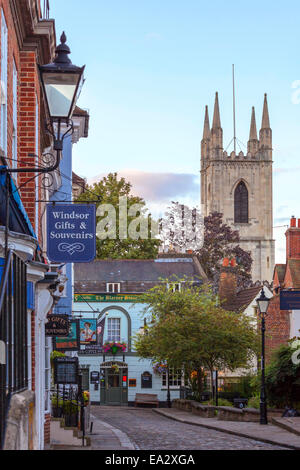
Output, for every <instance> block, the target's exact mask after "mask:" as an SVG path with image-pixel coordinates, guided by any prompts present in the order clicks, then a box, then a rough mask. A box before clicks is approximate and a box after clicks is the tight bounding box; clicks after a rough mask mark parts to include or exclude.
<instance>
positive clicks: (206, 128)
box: [201, 106, 211, 159]
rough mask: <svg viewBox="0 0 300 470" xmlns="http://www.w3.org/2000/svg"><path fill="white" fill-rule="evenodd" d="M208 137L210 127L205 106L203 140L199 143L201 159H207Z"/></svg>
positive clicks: (208, 150) (208, 149)
mask: <svg viewBox="0 0 300 470" xmlns="http://www.w3.org/2000/svg"><path fill="white" fill-rule="evenodd" d="M210 137H211V134H210V127H209V116H208V106H205V118H204V128H203V139H202V141H201V156H202V158H203V159H205V158H209V152H210Z"/></svg>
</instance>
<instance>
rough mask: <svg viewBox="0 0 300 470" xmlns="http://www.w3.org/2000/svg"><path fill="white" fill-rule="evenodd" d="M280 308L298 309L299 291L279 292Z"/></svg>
mask: <svg viewBox="0 0 300 470" xmlns="http://www.w3.org/2000/svg"><path fill="white" fill-rule="evenodd" d="M280 310H300V291H299V290H282V291H281V292H280Z"/></svg>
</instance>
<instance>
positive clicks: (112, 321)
mask: <svg viewBox="0 0 300 470" xmlns="http://www.w3.org/2000/svg"><path fill="white" fill-rule="evenodd" d="M107 341H121V318H108V321H107Z"/></svg>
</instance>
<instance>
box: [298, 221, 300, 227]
mask: <svg viewBox="0 0 300 470" xmlns="http://www.w3.org/2000/svg"><path fill="white" fill-rule="evenodd" d="M298 228H300V219H298Z"/></svg>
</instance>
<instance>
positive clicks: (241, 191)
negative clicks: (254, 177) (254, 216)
mask: <svg viewBox="0 0 300 470" xmlns="http://www.w3.org/2000/svg"><path fill="white" fill-rule="evenodd" d="M234 222H235V223H236V224H247V223H248V222H249V202H248V189H247V187H246V185H245V183H244V181H241V182H240V183H239V184H238V186H237V188H236V190H235V193H234Z"/></svg>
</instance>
